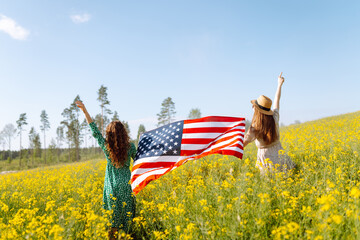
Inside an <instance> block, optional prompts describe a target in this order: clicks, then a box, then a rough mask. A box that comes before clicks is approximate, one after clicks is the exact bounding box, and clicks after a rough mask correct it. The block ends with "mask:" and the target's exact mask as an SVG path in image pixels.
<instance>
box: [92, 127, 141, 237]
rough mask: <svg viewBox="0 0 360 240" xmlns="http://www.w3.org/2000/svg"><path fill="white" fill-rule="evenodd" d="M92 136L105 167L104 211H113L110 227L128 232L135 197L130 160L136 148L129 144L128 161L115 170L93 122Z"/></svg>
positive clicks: (132, 216)
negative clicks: (102, 155) (101, 154)
mask: <svg viewBox="0 0 360 240" xmlns="http://www.w3.org/2000/svg"><path fill="white" fill-rule="evenodd" d="M89 125H90V128H91V131H92V134H93V136H94V137H95V138H96V140H97V141H98V143H99V145H100V147H101V148H102V150H103V151H104V153H105V156H106V160H107V165H106V173H105V181H104V195H103V201H104V209H106V210H113V215H112V219H111V225H112V227H116V228H121V229H123V230H124V231H126V232H127V231H128V227H129V221H130V220H132V219H133V218H134V215H135V196H134V194H133V192H132V189H131V185H130V177H131V172H130V168H129V167H130V158H133V159H134V157H135V155H136V147H135V145H134V144H133V143H131V144H130V146H129V150H128V159H127V161H126V162H125V164H124V166H123V167H120V168H116V167H115V166H114V165H113V164H112V163H111V159H110V153H109V151H108V150H107V148H106V145H105V144H106V143H105V139H104V137H103V136H102V135H101V133H100V131H99V129H98V128H97V126H96V124H95V123H94V122H92V123H90V124H89Z"/></svg>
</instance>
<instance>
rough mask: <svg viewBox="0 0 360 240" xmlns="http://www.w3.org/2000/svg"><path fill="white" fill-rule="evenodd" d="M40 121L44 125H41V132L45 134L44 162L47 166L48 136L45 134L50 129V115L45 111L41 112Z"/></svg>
mask: <svg viewBox="0 0 360 240" xmlns="http://www.w3.org/2000/svg"><path fill="white" fill-rule="evenodd" d="M40 121H41V123H42V124H41V125H40V130H41V131H43V132H44V161H45V164H46V134H45V132H46V131H47V130H48V129H50V122H49V118H48V115H47V113H46V111H45V110H42V111H41V114H40Z"/></svg>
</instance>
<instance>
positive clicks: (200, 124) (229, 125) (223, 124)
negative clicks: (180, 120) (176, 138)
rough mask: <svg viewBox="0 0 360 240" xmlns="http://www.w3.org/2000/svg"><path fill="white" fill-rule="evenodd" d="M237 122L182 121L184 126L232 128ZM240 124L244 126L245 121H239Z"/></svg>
mask: <svg viewBox="0 0 360 240" xmlns="http://www.w3.org/2000/svg"><path fill="white" fill-rule="evenodd" d="M238 124H239V122H195V123H184V129H185V128H211V127H215V128H216V127H226V128H232V127H234V126H236V125H238ZM240 124H241V125H244V126H245V122H241V123H240Z"/></svg>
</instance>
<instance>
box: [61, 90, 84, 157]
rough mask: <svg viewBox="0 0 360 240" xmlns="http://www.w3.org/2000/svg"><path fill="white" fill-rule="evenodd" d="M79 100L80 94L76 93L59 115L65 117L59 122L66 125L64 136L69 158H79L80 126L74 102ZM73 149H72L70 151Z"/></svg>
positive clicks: (77, 109) (77, 110)
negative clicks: (67, 106) (66, 140)
mask: <svg viewBox="0 0 360 240" xmlns="http://www.w3.org/2000/svg"><path fill="white" fill-rule="evenodd" d="M76 101H81V99H80V96H79V95H77V96H76V98H75V99H74V101H73V103H72V104H71V105H70V107H69V108H65V109H64V111H63V112H62V113H61V115H62V116H63V117H64V118H65V120H63V121H62V122H61V124H63V126H65V127H66V130H67V131H66V138H67V139H68V146H69V160H71V159H72V160H73V161H79V160H80V144H81V135H80V131H81V126H80V121H79V111H80V109H79V108H78V107H77V106H76V104H75V102H76ZM71 149H73V151H70V150H71Z"/></svg>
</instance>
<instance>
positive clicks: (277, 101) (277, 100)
mask: <svg viewBox="0 0 360 240" xmlns="http://www.w3.org/2000/svg"><path fill="white" fill-rule="evenodd" d="M284 81H285V78H284V77H283V76H282V72H281V73H280V75H279V77H278V86H277V90H276V94H275V99H274V109H279V107H280V97H281V87H282V85H283V83H284Z"/></svg>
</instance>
